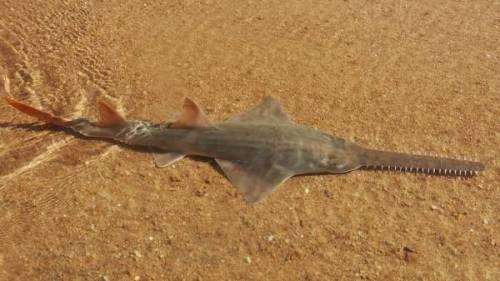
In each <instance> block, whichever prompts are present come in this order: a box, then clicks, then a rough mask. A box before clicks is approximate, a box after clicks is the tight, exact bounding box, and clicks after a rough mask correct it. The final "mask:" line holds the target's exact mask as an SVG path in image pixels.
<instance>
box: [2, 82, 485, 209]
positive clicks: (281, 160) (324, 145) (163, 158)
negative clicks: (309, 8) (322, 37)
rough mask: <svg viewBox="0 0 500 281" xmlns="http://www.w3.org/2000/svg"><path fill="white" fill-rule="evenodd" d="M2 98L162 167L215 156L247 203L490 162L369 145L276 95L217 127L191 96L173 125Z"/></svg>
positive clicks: (465, 171) (458, 172)
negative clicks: (307, 179)
mask: <svg viewBox="0 0 500 281" xmlns="http://www.w3.org/2000/svg"><path fill="white" fill-rule="evenodd" d="M6 84H7V85H8V83H7V82H4V87H5V92H6V93H7V94H8V93H9V89H8V87H6V86H5V85H6ZM4 98H5V100H6V101H7V102H8V103H9V104H10V105H11V106H13V107H14V108H16V109H18V110H20V111H22V112H24V113H26V114H28V115H30V116H33V117H35V118H38V119H39V120H41V121H43V122H46V123H50V124H53V125H56V126H60V127H64V128H67V129H70V130H73V131H74V132H76V133H78V134H81V135H84V136H87V137H92V138H103V139H112V140H115V141H118V142H122V143H126V144H129V145H137V146H144V147H151V148H155V149H156V150H157V151H156V152H154V158H155V161H156V164H157V166H159V167H163V166H168V165H170V164H172V163H174V162H176V161H178V160H180V159H182V158H183V157H184V156H185V155H198V156H204V157H210V158H214V159H215V161H216V162H217V163H218V164H219V166H220V167H221V169H222V170H223V171H224V173H225V174H226V176H227V177H228V178H229V180H230V181H231V182H232V183H233V184H234V185H235V186H236V187H237V189H238V190H239V191H240V192H241V193H242V194H243V197H244V199H245V200H246V201H247V202H257V201H260V200H262V199H263V198H265V197H266V196H267V195H269V194H270V193H271V192H272V191H274V190H275V189H276V188H277V187H278V186H279V185H280V184H281V183H283V182H284V181H286V180H287V179H288V178H290V177H292V176H294V175H301V174H312V173H346V172H349V171H352V170H355V169H359V168H363V167H364V168H372V169H381V170H391V169H392V170H400V171H412V172H423V173H428V174H436V175H452V176H472V175H475V174H476V173H477V172H479V171H482V170H484V165H483V164H482V163H480V162H475V161H468V160H459V159H452V158H444V157H436V156H427V155H413V154H406V153H398V152H386V151H379V150H373V149H369V148H365V147H363V146H360V145H358V144H355V143H353V142H350V141H347V140H345V139H342V138H339V137H335V136H332V135H329V134H326V133H324V132H321V131H319V130H316V129H312V128H308V127H305V126H302V125H299V124H296V123H295V122H293V121H292V120H291V119H290V117H289V116H288V115H287V114H286V113H285V111H284V110H283V108H282V107H281V105H280V103H279V102H278V101H277V100H275V99H274V98H272V97H266V98H264V99H263V101H262V102H261V103H260V104H259V105H257V106H256V107H254V108H253V109H251V110H250V111H247V112H245V113H243V114H240V115H238V116H236V117H233V118H231V119H229V120H227V121H224V122H221V123H216V124H213V123H212V122H211V121H210V120H208V118H207V116H206V115H205V114H204V112H203V110H202V109H201V108H200V107H199V106H198V105H197V104H196V103H195V102H194V101H192V100H191V99H189V98H186V99H185V101H184V105H183V111H182V114H181V117H180V118H179V119H178V120H177V121H175V122H170V123H153V122H149V121H141V120H127V119H125V118H124V117H123V116H121V115H120V114H119V113H118V112H116V110H115V109H114V108H113V107H112V106H110V105H109V104H107V103H105V102H99V103H98V111H99V114H100V119H99V120H98V121H97V122H92V121H90V120H88V119H85V118H79V119H75V120H65V119H63V118H60V117H57V116H53V115H52V114H50V113H47V112H44V111H41V110H38V109H35V108H33V107H31V106H30V105H27V104H24V103H22V102H19V101H17V100H15V99H13V98H11V97H10V96H9V95H6V96H5V97H4ZM158 151H160V152H158Z"/></svg>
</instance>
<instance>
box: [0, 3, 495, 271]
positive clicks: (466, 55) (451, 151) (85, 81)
mask: <svg viewBox="0 0 500 281" xmlns="http://www.w3.org/2000/svg"><path fill="white" fill-rule="evenodd" d="M160 2H161V3H160ZM163 2H166V3H163ZM498 11H500V4H499V3H498V2H495V1H418V3H416V2H415V1H388V0H387V1H380V3H373V2H372V1H209V0H208V1H139V0H127V1H121V0H120V1H119V0H109V1H96V0H92V1H55V0H48V1H43V3H42V2H35V1H14V0H3V1H1V3H0V74H5V75H7V76H8V77H9V78H10V80H11V83H12V93H13V95H14V96H15V97H16V98H18V99H20V100H23V101H25V102H27V103H30V104H32V105H34V106H36V107H39V108H42V109H44V110H48V111H50V112H53V113H55V114H58V115H61V116H64V117H67V118H74V117H80V116H87V117H95V116H96V111H95V106H94V105H95V101H96V100H97V99H99V98H106V99H108V100H110V101H112V102H113V103H114V104H116V105H117V106H118V108H119V109H120V110H121V111H122V112H124V113H125V114H126V115H127V116H128V117H130V118H139V119H150V120H154V121H158V122H160V121H166V120H170V119H172V118H174V117H175V116H176V114H177V112H178V111H179V109H180V106H181V101H182V98H183V97H184V96H190V97H192V98H193V99H195V100H197V101H198V102H199V104H200V105H201V106H202V107H204V108H205V109H206V111H207V113H208V115H209V117H210V118H212V119H213V120H215V121H221V120H224V119H227V118H229V117H231V116H233V115H235V114H237V113H239V112H242V111H245V110H248V109H250V108H251V107H252V106H253V105H255V104H256V103H258V101H259V100H260V99H261V98H262V97H264V96H266V95H273V96H274V97H276V98H277V99H279V100H280V101H281V102H282V103H283V105H284V107H285V108H286V110H287V112H288V113H289V114H290V115H291V116H292V117H293V119H294V120H295V121H297V122H298V123H301V124H305V125H308V126H311V127H316V128H318V129H321V130H323V131H325V132H329V133H331V134H333V135H337V136H341V137H345V138H347V139H350V140H354V141H356V142H358V143H360V144H364V145H366V146H369V147H372V148H377V149H385V150H397V151H405V152H428V153H436V154H444V155H449V156H465V157H468V158H475V159H479V160H481V161H482V162H483V163H485V164H486V166H487V170H486V172H485V173H483V174H481V175H480V176H477V177H474V178H469V179H463V178H449V177H432V176H426V175H415V174H411V173H410V174H408V173H406V174H405V173H396V172H375V171H355V172H352V173H349V174H346V175H339V176H333V175H319V176H306V177H295V178H293V179H291V180H289V181H287V182H286V183H285V184H284V185H282V186H281V187H280V188H279V189H278V190H277V191H276V192H275V193H273V195H272V196H271V197H269V198H268V199H267V200H266V201H264V202H262V203H259V204H256V205H251V206H249V205H246V204H245V203H244V202H243V200H242V198H241V196H240V195H239V194H238V193H237V192H236V191H235V189H234V187H233V186H232V185H231V184H230V183H229V182H228V180H227V179H226V178H225V177H224V176H223V175H221V174H220V173H219V172H218V171H217V169H214V167H213V163H212V162H210V161H204V160H200V159H185V160H183V161H181V162H178V163H177V164H176V165H175V166H174V167H169V168H164V169H158V168H155V166H154V164H153V162H152V160H151V156H150V155H148V153H145V152H141V151H135V150H130V149H127V148H125V147H120V146H117V145H114V144H110V143H106V142H103V141H97V140H86V139H80V138H75V137H73V136H71V135H67V134H65V133H64V132H61V131H57V130H56V131H54V130H42V129H44V127H41V128H40V127H36V126H14V125H20V124H29V123H31V122H34V120H32V119H30V118H29V117H27V116H24V115H22V114H20V113H18V112H15V111H14V110H12V109H11V108H9V107H8V106H7V105H6V104H5V103H0V280H500V270H499V268H500V264H499V260H500V256H499V254H498V253H499V248H500V234H499V233H500V231H499V229H500V227H499V219H498V214H499V213H500V203H499V199H498V198H500V191H499V182H500V176H499V175H500V167H499V163H498V159H499V154H498V148H499V145H500V135H499V132H500V123H499V122H498V116H500V106H499V105H500V79H499V77H500V47H499V46H500V14H499V12H498Z"/></svg>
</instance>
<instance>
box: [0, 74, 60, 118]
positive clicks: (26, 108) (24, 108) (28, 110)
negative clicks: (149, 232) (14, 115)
mask: <svg viewBox="0 0 500 281" xmlns="http://www.w3.org/2000/svg"><path fill="white" fill-rule="evenodd" d="M1 80H2V82H3V91H4V92H5V93H4V97H3V98H4V99H5V101H6V102H7V103H8V104H9V105H10V106H12V107H14V108H15V109H17V110H19V111H21V112H23V113H25V114H28V115H29V116H31V117H35V118H36V119H38V120H40V121H42V122H45V123H48V124H53V125H57V126H64V124H65V123H66V122H67V120H65V119H63V118H60V117H57V116H54V115H52V114H50V113H48V112H44V111H41V110H38V109H36V108H34V107H32V106H31V105H27V104H25V103H23V102H20V101H18V100H15V99H13V98H11V97H10V87H9V86H10V83H9V79H8V78H7V77H6V76H3V77H2V78H1Z"/></svg>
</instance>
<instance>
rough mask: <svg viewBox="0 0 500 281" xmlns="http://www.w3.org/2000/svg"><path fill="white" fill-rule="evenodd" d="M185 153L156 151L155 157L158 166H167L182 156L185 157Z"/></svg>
mask: <svg viewBox="0 0 500 281" xmlns="http://www.w3.org/2000/svg"><path fill="white" fill-rule="evenodd" d="M184 156H186V155H184V154H181V153H176V152H154V153H153V158H154V160H155V163H156V166H157V167H160V168H162V167H166V166H169V165H171V164H173V163H175V162H177V161H179V160H181V159H182V158H184Z"/></svg>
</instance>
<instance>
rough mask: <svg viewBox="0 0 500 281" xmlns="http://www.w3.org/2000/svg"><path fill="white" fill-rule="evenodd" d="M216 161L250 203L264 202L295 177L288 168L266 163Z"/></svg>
mask: <svg viewBox="0 0 500 281" xmlns="http://www.w3.org/2000/svg"><path fill="white" fill-rule="evenodd" d="M216 161H217V163H218V164H219V166H220V167H221V168H222V170H223V171H224V173H225V174H226V176H227V177H228V178H229V180H230V181H231V182H232V183H233V184H234V185H235V186H236V188H237V189H238V191H239V192H241V193H242V194H243V198H244V199H245V201H246V202H248V203H255V202H258V201H260V200H262V199H263V198H264V197H266V196H267V195H269V194H271V193H272V192H273V191H274V190H275V189H276V188H277V187H278V186H279V185H280V184H281V183H283V182H284V181H286V180H287V179H288V178H290V177H291V176H293V173H292V172H291V171H290V170H288V169H287V168H285V167H282V166H279V165H277V164H273V163H265V162H264V161H252V162H242V163H239V162H234V161H228V160H223V159H216Z"/></svg>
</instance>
